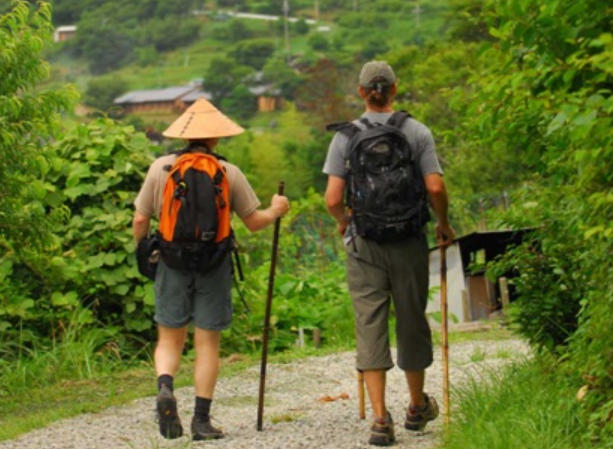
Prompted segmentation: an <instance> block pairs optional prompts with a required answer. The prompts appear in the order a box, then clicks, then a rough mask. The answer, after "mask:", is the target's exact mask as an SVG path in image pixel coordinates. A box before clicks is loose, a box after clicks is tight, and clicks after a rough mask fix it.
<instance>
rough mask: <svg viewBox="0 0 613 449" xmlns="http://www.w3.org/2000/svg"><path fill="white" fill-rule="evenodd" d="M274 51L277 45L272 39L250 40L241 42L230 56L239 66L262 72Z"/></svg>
mask: <svg viewBox="0 0 613 449" xmlns="http://www.w3.org/2000/svg"><path fill="white" fill-rule="evenodd" d="M274 51H275V45H274V43H273V42H272V41H271V40H270V39H250V40H246V41H242V42H239V43H238V44H237V45H236V46H235V47H234V49H233V50H232V51H230V53H229V54H230V55H231V56H232V57H233V58H234V59H236V61H237V62H238V63H239V64H241V65H245V66H248V67H251V68H253V69H255V70H261V69H262V67H264V64H266V60H267V59H268V58H270V56H271V55H272V54H273V52H274Z"/></svg>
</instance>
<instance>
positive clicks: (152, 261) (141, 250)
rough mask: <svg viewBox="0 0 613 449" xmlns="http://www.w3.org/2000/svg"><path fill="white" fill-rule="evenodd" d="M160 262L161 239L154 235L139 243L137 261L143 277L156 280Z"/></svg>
mask: <svg viewBox="0 0 613 449" xmlns="http://www.w3.org/2000/svg"><path fill="white" fill-rule="evenodd" d="M159 260H160V239H159V238H158V236H157V235H153V236H151V237H148V238H146V239H143V240H141V241H140V242H138V246H137V247H136V261H137V263H138V271H139V272H140V274H142V275H143V276H145V277H147V278H149V279H151V280H155V272H156V271H157V268H158V261H159Z"/></svg>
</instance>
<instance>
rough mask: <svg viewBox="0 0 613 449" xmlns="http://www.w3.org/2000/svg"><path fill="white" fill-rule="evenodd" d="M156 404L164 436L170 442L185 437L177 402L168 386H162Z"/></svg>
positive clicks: (161, 431)
mask: <svg viewBox="0 0 613 449" xmlns="http://www.w3.org/2000/svg"><path fill="white" fill-rule="evenodd" d="M155 402H156V409H157V415H158V424H159V426H160V433H161V434H162V436H163V437H164V438H168V439H169V440H173V439H175V438H180V437H181V436H183V426H182V425H181V420H180V419H179V413H178V412H177V400H176V399H175V396H174V394H172V390H171V389H170V388H168V386H167V385H162V388H160V392H159V393H158V396H157V399H156V401H155Z"/></svg>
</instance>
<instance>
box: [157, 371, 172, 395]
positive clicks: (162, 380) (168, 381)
mask: <svg viewBox="0 0 613 449" xmlns="http://www.w3.org/2000/svg"><path fill="white" fill-rule="evenodd" d="M162 385H166V386H167V387H168V388H170V391H173V390H174V385H173V379H172V376H169V375H168V374H162V375H161V376H159V377H158V391H160V390H161V389H162Z"/></svg>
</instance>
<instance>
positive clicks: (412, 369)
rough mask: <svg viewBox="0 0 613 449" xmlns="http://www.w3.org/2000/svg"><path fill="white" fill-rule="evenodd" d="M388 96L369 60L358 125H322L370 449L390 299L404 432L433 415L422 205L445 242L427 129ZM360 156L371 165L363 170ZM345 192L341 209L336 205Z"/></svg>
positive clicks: (438, 174)
mask: <svg viewBox="0 0 613 449" xmlns="http://www.w3.org/2000/svg"><path fill="white" fill-rule="evenodd" d="M396 92H397V84H396V76H395V74H394V71H393V69H392V67H390V65H389V64H387V63H386V62H384V61H371V62H369V63H367V64H365V65H364V67H363V68H362V71H361V73H360V76H359V85H358V93H359V95H360V97H361V98H362V99H363V100H364V104H365V109H366V110H365V112H364V114H363V115H362V117H361V118H360V119H359V120H356V121H354V122H351V123H348V124H340V125H334V126H332V127H330V129H335V130H337V131H338V132H337V133H336V134H335V136H334V138H333V139H332V142H331V143H330V148H329V151H328V156H327V159H326V163H325V166H324V169H323V171H324V173H326V174H327V175H328V187H327V190H326V194H325V199H326V206H327V208H328V211H329V212H330V214H331V215H332V216H333V217H334V218H335V219H336V221H337V226H338V231H339V232H340V234H341V235H342V236H343V238H344V242H345V247H346V252H347V281H348V284H349V291H350V294H351V297H352V299H353V303H354V309H355V320H356V344H357V369H358V370H359V371H361V372H363V373H364V379H365V381H366V386H367V389H368V395H369V397H370V402H371V404H372V408H373V414H374V418H375V419H374V423H373V425H372V427H371V437H370V441H369V443H370V444H373V445H378V446H388V445H391V444H393V443H394V441H395V435H394V425H393V420H392V416H391V414H390V413H389V411H388V410H387V408H386V404H385V380H386V371H387V370H389V369H391V368H392V367H393V365H394V363H393V361H392V357H391V353H390V347H389V336H388V316H389V307H390V303H391V302H392V301H393V303H394V308H395V311H396V320H397V322H396V336H397V342H398V366H399V367H400V368H401V369H402V370H403V371H404V372H405V375H406V379H407V384H408V387H409V393H410V402H409V406H408V410H407V413H406V418H405V422H404V425H405V428H406V429H408V430H411V431H421V430H423V429H424V427H425V426H426V424H427V422H428V421H431V420H433V419H435V418H436V417H437V416H438V406H437V404H436V401H435V399H434V398H433V397H430V396H428V395H427V394H426V393H424V381H425V369H426V368H427V367H429V366H430V365H431V364H432V341H431V332H430V327H429V324H428V321H427V318H426V315H425V310H426V305H427V300H428V276H429V273H428V245H427V241H426V235H425V232H424V229H425V227H424V225H425V223H426V222H427V221H428V220H429V215H430V214H429V212H428V203H429V205H430V207H431V208H432V210H433V211H434V215H435V218H436V234H437V240H438V241H439V244H441V245H448V244H449V243H451V241H453V238H454V231H453V229H452V227H451V225H450V224H449V221H448V217H447V209H448V199H447V192H446V189H445V183H444V181H443V177H442V174H443V172H442V170H441V167H440V164H439V162H438V159H437V156H436V152H435V146H434V139H433V137H432V133H431V132H430V130H429V129H428V128H427V127H426V126H425V125H423V124H422V123H420V122H418V121H417V120H415V119H413V118H412V117H411V116H410V115H408V114H407V113H404V112H400V111H399V112H394V109H393V107H392V105H393V101H394V96H395V95H396ZM390 128H393V129H390ZM403 152H404V153H403ZM403 155H404V156H403ZM369 158H370V159H369ZM369 160H374V161H377V162H376V163H375V164H373V165H372V167H369V168H368V169H367V170H362V168H361V166H368V164H369V163H370V162H369ZM386 164H389V165H386ZM412 174H413V176H412ZM399 189H400V190H399ZM346 190H348V193H349V194H348V195H347V198H348V204H347V205H346V204H345V202H344V200H343V199H344V198H345V193H346ZM369 207H370V208H372V207H377V208H379V210H374V211H373V210H369V209H368V208H369Z"/></svg>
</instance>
